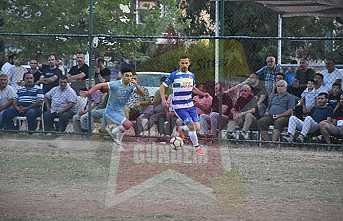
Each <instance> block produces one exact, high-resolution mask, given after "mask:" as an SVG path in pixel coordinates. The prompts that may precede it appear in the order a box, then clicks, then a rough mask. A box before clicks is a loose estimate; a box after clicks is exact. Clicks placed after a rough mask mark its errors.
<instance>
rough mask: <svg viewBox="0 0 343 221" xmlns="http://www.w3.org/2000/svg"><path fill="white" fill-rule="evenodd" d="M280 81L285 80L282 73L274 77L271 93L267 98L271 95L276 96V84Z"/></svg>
mask: <svg viewBox="0 0 343 221" xmlns="http://www.w3.org/2000/svg"><path fill="white" fill-rule="evenodd" d="M280 80H285V76H284V75H283V73H277V74H276V76H275V81H274V83H273V90H272V93H271V95H270V96H269V97H272V96H273V94H276V93H277V90H276V82H278V81H280Z"/></svg>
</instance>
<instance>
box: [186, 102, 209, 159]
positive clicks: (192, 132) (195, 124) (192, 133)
mask: <svg viewBox="0 0 343 221" xmlns="http://www.w3.org/2000/svg"><path fill="white" fill-rule="evenodd" d="M188 113H189V115H190V117H191V119H192V128H190V129H189V137H190V139H191V140H192V142H193V140H194V142H193V146H194V147H195V151H196V153H197V155H199V156H202V155H204V154H205V150H204V148H203V147H201V145H199V141H198V135H197V131H199V130H200V124H199V121H200V118H199V115H198V114H197V112H196V109H195V107H193V108H189V109H188Z"/></svg>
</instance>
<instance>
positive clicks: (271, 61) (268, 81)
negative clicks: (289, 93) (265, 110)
mask: <svg viewBox="0 0 343 221" xmlns="http://www.w3.org/2000/svg"><path fill="white" fill-rule="evenodd" d="M266 63H267V65H266V66H264V67H262V68H261V69H260V70H258V71H256V74H257V75H258V76H259V78H260V80H261V81H262V82H264V87H265V88H266V90H267V92H268V94H271V92H272V91H273V83H274V82H275V76H276V74H277V73H282V68H281V66H280V65H279V64H276V63H275V57H273V56H268V57H267V58H266Z"/></svg>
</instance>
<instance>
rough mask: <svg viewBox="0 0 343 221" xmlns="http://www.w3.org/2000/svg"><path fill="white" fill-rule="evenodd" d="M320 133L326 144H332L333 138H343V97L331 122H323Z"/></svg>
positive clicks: (320, 125)
mask: <svg viewBox="0 0 343 221" xmlns="http://www.w3.org/2000/svg"><path fill="white" fill-rule="evenodd" d="M319 127H320V133H321V134H322V135H323V138H324V140H325V142H326V143H328V144H330V143H332V140H331V137H330V136H333V137H336V138H343V95H341V96H340V100H339V102H338V103H337V105H336V107H335V109H334V110H333V114H332V118H331V120H324V121H321V122H320V124H319Z"/></svg>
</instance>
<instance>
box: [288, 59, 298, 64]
mask: <svg viewBox="0 0 343 221" xmlns="http://www.w3.org/2000/svg"><path fill="white" fill-rule="evenodd" d="M290 64H298V61H297V60H291V62H290Z"/></svg>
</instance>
